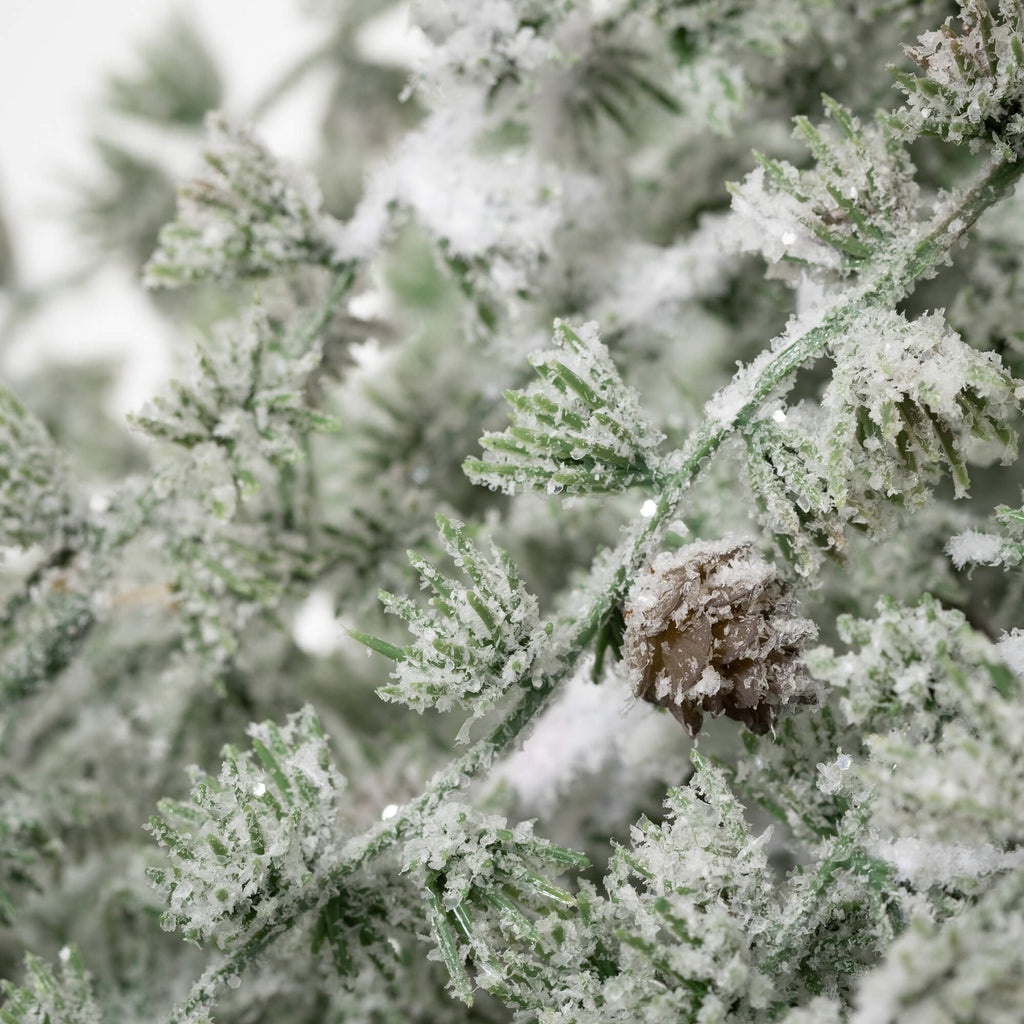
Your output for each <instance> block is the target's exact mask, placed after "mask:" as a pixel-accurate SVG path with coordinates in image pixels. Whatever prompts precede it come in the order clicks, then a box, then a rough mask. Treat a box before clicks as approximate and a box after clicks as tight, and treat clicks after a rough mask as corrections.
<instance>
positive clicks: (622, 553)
mask: <svg viewBox="0 0 1024 1024" xmlns="http://www.w3.org/2000/svg"><path fill="white" fill-rule="evenodd" d="M1022 173H1024V159H1018V160H1015V161H1013V162H1009V163H1002V162H1000V163H995V164H993V165H992V166H990V167H989V168H988V169H987V170H986V171H985V172H984V173H983V174H982V176H981V177H980V179H979V180H978V182H977V183H976V184H975V185H974V186H973V187H972V188H971V189H970V190H969V191H968V192H967V193H966V194H965V195H964V197H963V198H962V200H961V202H960V203H959V204H957V205H956V207H955V208H953V209H951V210H950V211H949V212H948V213H947V214H946V215H945V216H943V217H942V218H941V219H940V220H939V221H938V222H937V223H936V224H935V225H933V226H932V228H931V230H930V231H929V232H928V233H927V234H926V235H924V236H923V237H922V238H921V239H920V240H919V241H917V242H916V243H915V244H913V245H912V246H911V247H909V248H908V249H906V250H904V251H903V252H897V253H894V254H892V255H890V256H889V257H888V258H887V260H886V261H885V263H884V264H883V265H882V266H881V267H879V268H878V270H877V271H876V272H875V274H873V275H870V276H866V277H865V279H864V280H863V283H862V284H861V285H860V286H859V287H858V288H857V289H856V290H855V291H854V292H853V293H852V294H851V295H850V296H849V297H847V298H845V300H844V301H842V302H841V303H840V304H838V305H836V306H834V307H833V308H832V309H830V310H828V311H827V312H826V313H824V315H823V316H822V318H821V321H820V322H819V323H818V324H816V325H815V326H814V327H812V328H810V329H809V330H807V331H806V332H805V333H804V334H802V335H800V336H799V337H797V338H795V339H794V340H793V341H791V342H789V343H788V344H785V345H783V346H781V347H780V348H779V349H778V350H777V351H775V352H774V353H773V354H772V355H771V356H770V358H768V359H767V360H766V361H765V362H764V363H763V365H762V366H760V367H758V368H757V373H756V376H755V377H753V378H752V379H749V380H748V377H749V376H750V374H749V370H748V371H744V370H740V371H739V373H738V374H737V375H736V378H735V379H734V381H733V383H732V384H731V385H729V387H728V388H727V389H725V391H724V392H720V393H719V395H718V396H717V397H716V401H715V403H714V404H713V405H711V406H709V412H708V415H707V416H706V418H705V421H704V424H703V425H702V426H701V427H700V428H699V429H698V430H697V431H696V433H695V434H694V435H693V436H692V438H691V440H690V442H689V443H688V444H687V445H686V447H685V449H684V450H683V453H682V457H681V459H680V461H679V464H678V467H677V468H676V469H674V471H673V472H671V473H670V474H668V475H667V476H666V477H665V478H664V479H663V482H662V491H661V495H660V498H659V501H658V505H657V509H656V510H655V512H654V515H653V516H652V517H651V518H650V519H648V520H646V521H645V522H644V523H643V525H642V528H641V529H640V530H638V531H636V532H635V533H634V535H633V536H631V537H630V538H628V539H627V540H625V541H624V542H623V544H622V545H620V547H619V549H618V550H617V552H616V554H615V556H614V557H613V558H612V559H611V560H610V562H608V563H603V566H602V568H601V569H600V570H597V572H601V573H602V574H606V579H605V583H604V586H603V587H601V588H600V589H599V588H598V587H597V586H595V587H594V589H595V590H597V591H598V592H597V593H596V596H595V597H594V598H593V600H592V601H591V602H590V605H589V607H587V608H586V610H585V611H584V612H583V613H582V614H581V615H580V616H579V617H578V618H576V619H574V620H569V621H567V622H564V623H562V624H561V627H560V629H559V630H557V631H556V634H555V636H554V637H553V643H554V644H555V645H556V646H557V648H558V649H559V650H558V661H559V663H560V666H559V669H558V671H557V672H555V673H552V674H549V675H546V676H544V677H542V678H540V679H537V680H532V684H533V685H530V682H531V681H530V680H524V683H525V685H526V687H527V688H526V690H525V692H524V693H523V695H522V697H520V699H519V702H518V703H517V704H516V705H515V706H514V707H513V708H512V709H511V710H510V711H509V713H508V715H507V717H506V718H505V719H503V720H502V721H501V722H500V723H499V724H498V725H497V726H496V727H495V728H494V729H493V730H492V731H491V732H490V733H489V734H488V735H487V736H485V737H483V738H482V739H480V740H478V741H477V742H476V744H474V746H473V747H471V748H470V749H469V750H468V751H467V752H466V753H465V754H464V755H463V756H462V757H460V758H458V759H457V760H455V761H453V762H451V763H450V764H449V765H448V766H447V767H445V768H444V769H442V770H441V771H440V772H438V773H437V774H436V775H435V776H434V777H433V779H432V780H431V781H430V783H429V785H428V786H427V788H426V789H425V790H424V792H423V793H422V794H421V795H420V796H419V797H417V798H416V799H415V800H413V801H412V802H410V803H408V804H406V805H405V807H404V808H402V809H401V810H400V811H399V813H398V814H397V815H396V816H395V817H394V818H392V819H391V820H390V821H389V822H388V823H387V824H386V825H384V824H379V825H377V826H375V827H373V828H371V829H369V830H368V831H367V832H365V833H363V834H362V835H360V836H356V837H354V838H353V839H352V840H350V841H349V842H348V843H347V844H346V846H345V847H344V848H343V850H342V852H341V855H340V857H339V859H338V861H337V862H336V863H335V864H334V865H333V866H332V867H331V868H330V870H329V871H328V872H327V873H326V874H325V875H324V877H323V879H322V884H321V885H320V886H319V887H318V886H316V885H310V887H309V889H310V892H309V894H308V895H307V896H306V897H305V898H304V899H302V900H299V901H298V902H297V903H296V904H295V905H294V906H293V908H292V912H291V913H290V914H289V916H288V918H287V919H286V920H280V921H278V922H276V923H275V924H273V925H267V926H265V927H264V929H263V930H261V931H260V932H258V933H257V934H256V935H254V936H253V938H252V939H250V941H249V942H248V943H246V945H245V946H244V947H242V948H241V949H240V950H238V951H237V952H235V953H234V954H232V955H231V956H230V957H228V958H227V959H226V960H225V961H224V962H222V963H221V964H220V965H218V966H215V967H212V968H210V969H209V970H207V971H206V973H204V974H203V976H202V978H200V980H199V981H198V982H197V983H196V985H195V986H194V988H193V990H192V994H191V995H190V997H189V999H188V1001H187V1002H186V1003H184V1004H182V1005H181V1006H180V1007H178V1008H177V1009H176V1010H175V1011H174V1012H173V1013H172V1014H171V1016H170V1017H169V1018H168V1024H183V1022H184V1021H185V1019H186V1018H187V1016H188V1015H189V1014H190V1013H193V1012H195V1011H196V1010H199V1009H201V1008H203V1007H205V1006H209V1005H212V1003H213V1002H214V1000H215V999H216V998H217V995H218V993H219V991H220V990H221V988H222V986H223V985H224V984H225V983H226V982H227V979H228V978H231V977H235V976H237V975H238V974H240V973H241V971H243V970H244V969H245V968H246V967H247V966H248V965H249V964H250V963H252V961H253V960H255V959H256V958H257V957H258V956H259V955H260V954H261V953H263V951H264V950H265V949H266V948H267V946H268V945H269V944H270V943H271V942H272V941H273V940H274V939H275V938H276V937H277V936H279V935H281V934H283V933H285V932H286V931H287V930H288V929H289V928H290V927H291V926H292V924H293V923H294V922H295V921H296V920H298V919H299V917H300V916H301V915H303V914H305V913H306V912H308V911H310V910H312V909H313V908H314V907H316V906H317V905H319V904H321V903H323V902H325V901H326V900H328V899H329V898H330V897H331V896H333V895H334V894H335V893H336V892H338V891H339V890H340V889H341V887H342V886H343V884H344V881H345V879H346V878H347V877H348V876H349V875H351V874H352V873H353V872H354V871H356V870H358V869H359V868H361V867H363V866H364V865H365V864H367V863H369V862H370V861H371V860H373V859H374V858H375V857H377V856H379V855H380V854H382V853H384V852H385V851H386V850H388V849H390V848H391V847H392V846H394V845H396V844H397V843H398V842H400V841H401V840H402V839H403V838H404V837H405V836H407V835H409V834H410V833H413V832H415V831H417V830H418V829H419V828H420V827H421V826H422V823H423V822H424V821H425V820H426V819H428V818H429V817H430V815H431V814H432V813H433V812H434V811H435V810H436V809H437V807H438V806H439V805H440V803H441V802H442V800H443V799H444V798H445V797H446V796H447V795H448V794H449V793H451V792H454V791H455V790H458V789H461V788H462V787H464V786H465V785H466V784H467V783H468V782H469V781H470V780H471V779H472V778H474V777H476V776H478V775H480V774H482V773H483V772H486V771H487V770H488V769H489V768H490V767H491V765H492V764H493V763H494V761H495V760H496V758H498V757H499V756H500V755H501V754H503V753H504V752H505V751H507V750H508V749H510V748H511V747H512V745H513V743H514V742H515V740H516V738H517V737H518V736H519V734H520V733H521V732H522V730H523V729H524V728H525V727H526V726H527V725H528V724H529V723H530V722H531V721H532V720H533V719H534V718H536V717H537V715H538V714H540V712H541V711H542V710H543V709H544V708H545V707H546V705H547V703H548V700H549V699H550V697H551V695H552V693H553V692H554V690H555V688H556V686H557V685H558V684H559V683H560V682H561V681H562V680H563V679H565V678H566V677H567V676H569V674H570V673H571V672H572V671H573V670H574V668H575V667H576V664H577V662H578V661H579V658H580V656H581V655H582V654H583V652H584V651H585V650H587V648H588V646H589V644H590V641H591V640H592V639H593V637H594V636H595V634H596V633H597V631H598V628H599V626H600V623H601V622H602V621H603V619H604V618H605V616H606V615H607V614H608V612H609V610H610V609H611V608H612V607H613V605H614V604H616V603H617V602H618V601H620V600H621V599H622V598H623V597H624V596H625V593H626V590H627V589H628V586H629V584H630V581H631V580H632V579H633V577H634V576H635V575H636V573H637V571H638V570H639V569H640V567H641V566H642V565H643V564H645V562H647V561H648V560H649V558H650V557H651V554H652V552H653V550H654V548H655V547H656V546H657V544H658V543H659V542H660V539H661V537H662V534H663V533H664V531H665V529H666V527H667V526H668V524H669V522H671V520H672V518H674V515H675V513H676V510H677V508H678V507H679V504H680V502H681V501H682V499H683V496H684V494H685V492H686V491H687V489H688V488H689V486H690V484H691V483H692V482H693V481H694V479H695V478H696V477H697V476H698V475H699V473H700V471H701V468H702V466H703V464H704V462H705V460H706V459H707V458H709V457H710V456H711V455H713V454H714V453H715V452H716V451H717V449H718V448H719V447H720V446H721V444H722V442H723V441H724V440H725V439H726V438H727V437H728V436H729V435H730V434H731V433H732V432H733V431H734V430H735V429H736V428H737V427H740V426H743V425H744V424H746V423H749V422H750V421H751V420H752V419H753V418H754V416H755V415H756V414H757V412H758V411H759V409H760V408H761V406H762V405H763V404H764V402H765V401H766V400H767V399H768V398H769V397H770V396H771V395H772V394H773V393H775V392H776V391H777V390H778V389H779V388H781V387H782V386H783V385H784V384H785V383H786V382H787V381H788V380H789V379H790V377H791V376H792V375H793V374H794V373H795V372H796V370H798V369H799V368H800V367H801V366H802V365H803V364H804V363H806V362H807V361H808V360H810V359H812V358H814V357H816V356H819V355H821V354H822V353H823V352H824V351H825V349H826V347H827V346H828V345H829V344H830V343H831V342H833V341H835V340H836V339H837V338H839V337H841V336H842V334H843V333H844V332H846V331H847V330H849V328H851V327H852V326H853V325H854V324H856V322H857V320H858V318H859V317H860V316H862V315H863V313H864V312H865V310H867V309H871V308H879V307H882V308H885V307H891V306H893V305H895V304H896V303H897V302H898V301H899V300H900V299H902V298H903V297H904V296H905V295H906V294H907V293H908V292H909V291H910V290H911V288H912V287H913V284H914V282H915V281H916V280H917V279H918V278H919V277H920V276H921V275H922V274H924V273H925V272H927V271H928V270H930V269H931V268H932V267H934V266H935V264H936V263H937V262H938V261H939V260H941V259H942V258H943V257H944V256H945V254H946V253H948V252H949V250H950V249H951V248H952V246H953V245H954V244H955V243H956V242H957V241H958V240H959V239H960V238H962V237H963V235H964V234H965V233H966V232H967V231H968V229H969V228H970V227H971V226H972V225H973V224H974V222H975V221H976V220H977V219H978V217H979V216H981V214H982V213H983V212H984V211H985V210H986V209H988V208H989V207H990V206H992V205H993V204H994V203H996V202H997V201H998V200H999V199H1000V198H1002V196H1003V195H1004V194H1005V193H1006V192H1007V191H1008V190H1009V189H1010V188H1011V187H1012V186H1013V185H1014V184H1015V183H1016V182H1017V180H1018V179H1019V178H1020V176H1021V174H1022ZM755 365H756V364H755ZM730 391H732V393H733V394H734V395H735V396H736V399H735V401H732V402H730V401H728V399H729V397H730V395H729V392H730ZM723 406H724V407H726V408H732V409H733V410H734V411H733V413H732V415H731V416H728V417H725V418H723V417H721V416H720V415H716V412H715V410H717V409H718V408H721V407H723ZM608 564H610V565H614V566H615V568H614V569H613V570H612V571H611V572H610V573H609V571H608V569H607V568H605V567H604V566H605V565H608ZM594 582H595V584H597V583H598V580H596V579H595V581H594Z"/></svg>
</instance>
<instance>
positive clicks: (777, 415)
mask: <svg viewBox="0 0 1024 1024" xmlns="http://www.w3.org/2000/svg"><path fill="white" fill-rule="evenodd" d="M772 419H773V420H775V422H776V423H782V422H783V421H784V420H785V419H786V413H785V411H784V410H782V409H776V410H775V412H773V413H772Z"/></svg>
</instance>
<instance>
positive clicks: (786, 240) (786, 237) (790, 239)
mask: <svg viewBox="0 0 1024 1024" xmlns="http://www.w3.org/2000/svg"><path fill="white" fill-rule="evenodd" d="M795 241H796V235H795V234H793V232H792V231H787V232H785V234H783V236H782V244H783V245H792V244H793V243H794V242H795Z"/></svg>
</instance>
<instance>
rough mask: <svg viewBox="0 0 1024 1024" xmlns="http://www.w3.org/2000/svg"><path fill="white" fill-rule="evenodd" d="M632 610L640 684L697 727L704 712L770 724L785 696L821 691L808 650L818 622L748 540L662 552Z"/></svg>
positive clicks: (632, 658)
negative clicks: (799, 607) (807, 663)
mask: <svg viewBox="0 0 1024 1024" xmlns="http://www.w3.org/2000/svg"><path fill="white" fill-rule="evenodd" d="M625 620H626V632H625V636H624V638H623V649H622V657H623V661H624V662H625V664H626V668H627V670H628V672H629V679H630V682H631V683H632V684H633V692H634V694H635V695H636V696H637V697H642V698H643V699H644V700H646V701H649V702H650V703H652V704H658V705H659V706H661V707H664V708H668V709H669V711H671V712H672V714H673V715H674V716H675V717H676V719H677V720H678V721H679V722H680V723H681V724H682V725H683V726H684V727H685V728H686V731H687V732H688V733H689V734H690V735H691V736H696V734H697V733H698V732H699V731H700V727H701V724H702V723H703V721H704V713H705V712H707V713H708V714H711V715H714V716H718V715H722V714H725V715H728V716H729V717H730V718H734V719H736V720H737V721H740V722H743V724H744V725H746V727H747V728H748V729H750V730H751V732H755V733H759V734H763V733H766V732H768V731H769V729H771V728H772V726H773V725H774V723H775V718H776V715H777V713H778V709H779V707H780V706H781V705H783V704H786V703H788V702H789V701H791V700H792V701H800V702H802V703H803V702H807V701H809V700H811V699H812V696H811V695H812V686H811V680H810V678H809V676H808V675H807V673H806V671H805V670H804V668H803V663H802V661H801V655H802V653H803V650H804V648H806V646H807V644H808V643H810V642H811V641H812V640H814V638H815V637H816V636H817V629H816V628H815V626H814V623H813V622H811V621H810V620H808V619H804V618H801V617H800V616H799V615H798V614H797V611H796V602H795V601H794V599H793V597H792V596H791V595H790V593H789V590H788V588H787V587H786V585H785V584H784V583H783V582H782V581H781V580H780V579H779V578H778V576H777V575H776V574H775V570H774V569H773V567H772V566H771V565H769V564H768V563H767V562H766V561H765V560H764V559H763V558H762V557H761V556H760V555H759V554H758V552H757V550H756V549H755V547H754V545H753V544H752V543H751V542H749V541H714V542H708V543H698V544H691V545H689V546H688V547H686V548H683V549H682V550H680V551H678V552H675V553H668V552H666V553H663V554H661V555H659V556H658V557H657V558H656V559H655V560H654V562H653V563H652V564H651V566H650V567H649V569H648V571H647V572H645V573H643V574H642V575H641V577H640V578H639V579H638V580H637V582H636V583H635V585H634V586H633V589H632V590H631V591H630V594H629V598H628V600H627V603H626V609H625Z"/></svg>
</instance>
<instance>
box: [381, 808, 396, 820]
mask: <svg viewBox="0 0 1024 1024" xmlns="http://www.w3.org/2000/svg"><path fill="white" fill-rule="evenodd" d="M397 813H398V804H388V805H387V807H385V808H384V810H383V811H381V812H380V820H381V821H390V820H391V818H393V817H394V816H395V815H396V814H397Z"/></svg>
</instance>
